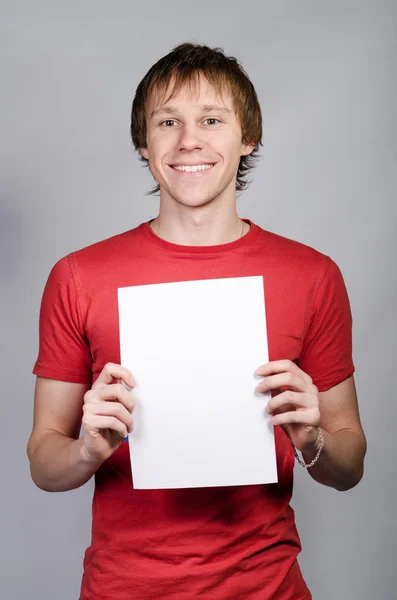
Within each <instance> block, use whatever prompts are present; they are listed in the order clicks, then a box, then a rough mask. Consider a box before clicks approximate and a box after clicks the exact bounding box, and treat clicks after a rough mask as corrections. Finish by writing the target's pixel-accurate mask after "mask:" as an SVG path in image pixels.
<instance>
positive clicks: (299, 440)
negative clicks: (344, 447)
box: [255, 360, 320, 454]
mask: <svg viewBox="0 0 397 600" xmlns="http://www.w3.org/2000/svg"><path fill="white" fill-rule="evenodd" d="M255 373H256V374H257V375H260V376H262V377H264V379H262V381H261V382H260V383H259V384H258V385H257V387H256V391H257V392H269V391H270V392H276V394H275V395H274V396H273V397H272V398H271V399H270V400H269V402H268V404H267V406H266V412H268V413H269V414H270V415H271V423H272V424H273V425H280V426H281V427H282V428H283V430H284V431H285V433H286V434H287V435H288V437H289V438H290V440H291V442H292V444H293V445H294V446H295V447H296V448H297V449H298V450H300V451H301V452H307V453H309V454H311V453H313V451H315V450H316V445H317V443H318V426H319V425H320V402H319V395H318V389H317V388H316V386H315V385H314V384H313V380H312V378H311V377H310V376H309V375H307V373H304V372H303V371H302V370H301V369H300V368H299V367H297V366H296V364H295V363H293V362H292V361H290V360H278V361H273V362H269V363H267V364H265V365H262V366H260V367H259V368H258V369H257V370H256V371H255Z"/></svg>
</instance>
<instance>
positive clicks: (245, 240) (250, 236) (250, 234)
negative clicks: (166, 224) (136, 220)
mask: <svg viewBox="0 0 397 600" xmlns="http://www.w3.org/2000/svg"><path fill="white" fill-rule="evenodd" d="M152 220H153V219H150V220H149V221H146V222H145V223H142V225H141V227H142V231H143V233H144V234H145V235H146V237H147V238H148V239H149V240H150V242H151V243H153V244H156V245H157V246H160V247H162V248H163V249H165V250H169V251H171V252H179V253H181V252H183V253H188V254H218V253H220V252H226V251H229V250H235V249H237V248H240V247H244V246H248V245H251V244H252V242H253V241H254V240H255V238H256V236H257V235H258V233H259V227H258V225H255V223H253V222H252V221H251V220H250V219H246V218H243V219H242V220H243V221H244V222H245V223H249V225H250V229H249V231H247V233H246V234H245V235H243V236H242V237H241V238H238V239H237V240H234V241H232V242H226V243H225V244H216V245H213V246H185V245H182V244H174V243H173V242H169V241H167V240H164V239H163V238H161V237H159V236H158V235H156V234H155V233H154V231H153V229H152V228H151V227H150V223H151V221H152Z"/></svg>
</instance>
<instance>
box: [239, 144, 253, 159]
mask: <svg viewBox="0 0 397 600" xmlns="http://www.w3.org/2000/svg"><path fill="white" fill-rule="evenodd" d="M255 146H256V144H254V143H252V144H241V151H240V156H248V154H251V152H253V151H254V148H255Z"/></svg>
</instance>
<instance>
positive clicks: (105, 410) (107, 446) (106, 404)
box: [81, 363, 135, 463]
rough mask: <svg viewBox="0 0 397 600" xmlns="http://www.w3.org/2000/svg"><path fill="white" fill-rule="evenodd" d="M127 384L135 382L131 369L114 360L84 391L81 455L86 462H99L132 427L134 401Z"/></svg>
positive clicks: (131, 384)
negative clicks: (115, 362) (114, 362)
mask: <svg viewBox="0 0 397 600" xmlns="http://www.w3.org/2000/svg"><path fill="white" fill-rule="evenodd" d="M114 380H116V383H114ZM121 381H123V382H124V383H125V384H126V385H127V386H128V387H129V388H133V387H134V386H135V380H134V378H133V376H132V374H131V372H130V371H129V370H128V369H126V368H125V367H122V366H121V365H116V364H113V363H108V364H106V365H105V367H104V368H103V370H102V371H101V373H100V375H99V377H98V379H97V380H96V381H95V383H94V385H93V386H92V388H91V389H90V390H88V392H86V393H85V394H84V406H83V412H84V416H83V419H82V425H83V440H84V443H83V446H82V448H81V450H82V453H83V456H84V458H85V459H86V460H88V462H92V463H102V462H103V461H105V460H106V459H107V458H109V456H111V455H112V454H113V452H115V450H117V448H118V447H119V446H120V444H121V442H122V441H123V439H124V438H125V437H127V435H128V432H131V431H132V426H133V419H132V415H131V413H132V410H133V408H134V401H133V399H132V395H131V392H130V391H128V390H127V389H126V388H125V387H124V386H123V385H122V383H121Z"/></svg>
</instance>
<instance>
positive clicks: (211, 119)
mask: <svg viewBox="0 0 397 600" xmlns="http://www.w3.org/2000/svg"><path fill="white" fill-rule="evenodd" d="M205 120H206V121H216V123H215V125H217V124H218V123H220V121H219V119H215V118H214V117H208V119H205ZM212 124H214V123H212Z"/></svg>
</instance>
